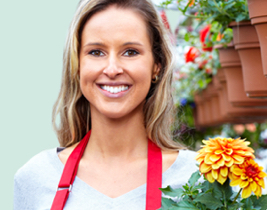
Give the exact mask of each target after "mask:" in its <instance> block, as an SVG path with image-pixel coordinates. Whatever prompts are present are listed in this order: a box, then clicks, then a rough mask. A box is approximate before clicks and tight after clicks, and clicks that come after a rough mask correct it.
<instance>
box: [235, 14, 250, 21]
mask: <svg viewBox="0 0 267 210" xmlns="http://www.w3.org/2000/svg"><path fill="white" fill-rule="evenodd" d="M246 18H247V17H246V16H245V15H244V14H243V13H241V14H239V15H238V16H237V17H236V19H235V22H240V21H242V20H246Z"/></svg>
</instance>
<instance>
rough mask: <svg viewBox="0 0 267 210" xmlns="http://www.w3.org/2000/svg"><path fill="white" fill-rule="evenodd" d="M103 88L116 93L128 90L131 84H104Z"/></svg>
mask: <svg viewBox="0 0 267 210" xmlns="http://www.w3.org/2000/svg"><path fill="white" fill-rule="evenodd" d="M101 89H103V90H106V91H108V92H110V93H115V94H116V93H119V92H122V91H125V90H128V89H129V86H124V85H122V86H116V87H112V86H107V85H104V86H101Z"/></svg>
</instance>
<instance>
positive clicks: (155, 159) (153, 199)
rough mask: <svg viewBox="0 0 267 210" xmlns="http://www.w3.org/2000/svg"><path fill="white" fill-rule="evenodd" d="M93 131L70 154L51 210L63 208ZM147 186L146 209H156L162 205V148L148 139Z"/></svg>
mask: <svg viewBox="0 0 267 210" xmlns="http://www.w3.org/2000/svg"><path fill="white" fill-rule="evenodd" d="M90 134H91V131H89V132H88V133H87V134H86V135H85V137H84V138H83V139H82V140H81V141H80V143H79V144H78V145H77V146H76V147H75V149H74V150H73V151H72V153H71V154H70V156H69V158H68V160H67V162H66V164H65V166H64V169H63V173H62V175H61V179H60V182H59V184H58V190H57V192H56V195H55V198H54V201H53V204H52V207H51V210H63V208H64V206H65V204H66V202H67V199H68V196H69V193H70V191H71V188H72V185H73V182H74V179H75V177H76V174H77V171H78V166H79V162H80V160H81V158H82V155H83V153H84V150H85V147H86V145H87V143H88V141H89V138H90ZM147 154H148V155H147V158H148V161H147V188H146V210H155V209H158V208H160V207H161V191H160V190H159V188H161V185H162V154H161V149H160V148H159V147H158V146H157V145H156V144H155V143H153V142H152V141H151V140H148V153H147Z"/></svg>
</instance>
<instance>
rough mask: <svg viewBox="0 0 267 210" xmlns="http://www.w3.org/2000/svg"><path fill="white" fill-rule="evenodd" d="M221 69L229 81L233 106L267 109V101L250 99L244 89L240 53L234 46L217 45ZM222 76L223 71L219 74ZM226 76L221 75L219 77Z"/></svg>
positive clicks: (228, 86) (229, 93)
mask: <svg viewBox="0 0 267 210" xmlns="http://www.w3.org/2000/svg"><path fill="white" fill-rule="evenodd" d="M216 48H217V49H218V51H219V59H220V63H221V67H222V69H223V71H224V73H225V77H226V80H227V83H226V84H227V91H228V92H227V93H228V99H229V101H230V103H231V104H232V105H233V106H239V107H267V100H266V99H256V98H248V97H247V96H246V92H245V89H244V81H243V73H242V66H241V61H240V58H239V55H238V52H237V51H236V50H235V48H234V45H233V44H229V45H228V46H227V48H225V47H223V46H222V45H217V46H216ZM219 73H220V74H222V71H220V72H219ZM221 76H222V77H223V76H224V75H219V77H221Z"/></svg>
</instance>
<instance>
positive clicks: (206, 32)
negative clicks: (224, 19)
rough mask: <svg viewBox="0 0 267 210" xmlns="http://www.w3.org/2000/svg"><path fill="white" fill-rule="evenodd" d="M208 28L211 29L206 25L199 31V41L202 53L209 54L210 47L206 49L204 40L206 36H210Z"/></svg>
mask: <svg viewBox="0 0 267 210" xmlns="http://www.w3.org/2000/svg"><path fill="white" fill-rule="evenodd" d="M210 27H211V26H210V25H207V26H205V27H204V28H203V29H202V30H201V31H200V41H201V43H202V49H203V50H204V51H209V52H211V51H212V47H207V44H206V39H207V36H209V35H210Z"/></svg>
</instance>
